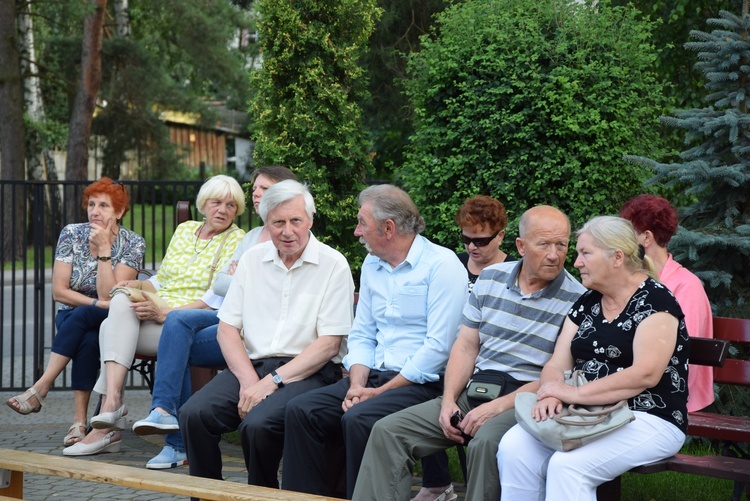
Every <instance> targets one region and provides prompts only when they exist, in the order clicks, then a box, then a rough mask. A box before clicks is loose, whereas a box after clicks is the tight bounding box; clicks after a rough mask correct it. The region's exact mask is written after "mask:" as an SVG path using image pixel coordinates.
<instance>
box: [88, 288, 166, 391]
mask: <svg viewBox="0 0 750 501" xmlns="http://www.w3.org/2000/svg"><path fill="white" fill-rule="evenodd" d="M130 304H131V303H130V299H128V297H127V296H126V295H125V294H115V296H114V297H113V298H112V301H110V303H109V314H108V315H107V319H106V320H105V321H104V322H102V325H101V327H99V359H100V361H101V371H100V372H99V379H97V381H96V385H95V386H94V391H95V392H97V393H101V394H102V395H106V394H107V371H106V370H105V369H104V362H116V363H118V364H120V365H123V366H125V367H127V368H128V369H129V368H130V366H131V365H132V364H133V357H134V356H135V353H136V352H138V353H140V354H141V355H151V356H154V355H156V351H157V348H158V347H159V338H160V337H161V329H162V327H163V324H160V323H157V322H153V321H150V320H149V321H145V322H141V321H140V320H138V317H136V316H135V312H134V311H133V309H132V308H131V307H130Z"/></svg>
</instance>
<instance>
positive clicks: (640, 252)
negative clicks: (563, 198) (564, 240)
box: [576, 216, 659, 282]
mask: <svg viewBox="0 0 750 501" xmlns="http://www.w3.org/2000/svg"><path fill="white" fill-rule="evenodd" d="M583 233H588V234H589V235H591V237H592V238H593V239H594V241H595V242H596V244H597V246H599V247H600V248H602V249H604V250H607V251H609V252H610V254H612V253H614V252H615V251H616V250H617V249H619V250H621V251H622V253H623V254H624V255H625V267H626V268H627V269H628V270H630V271H633V272H643V273H645V274H647V275H648V276H649V277H651V278H653V279H654V280H656V281H657V282H658V281H659V275H657V274H656V267H654V262H653V261H651V258H650V257H648V256H646V254H645V250H644V248H643V246H642V245H640V244H639V243H638V237H637V236H636V234H635V229H633V225H632V224H631V223H630V221H628V220H627V219H624V218H621V217H617V216H597V217H595V218H593V219H590V220H589V221H588V222H587V223H586V224H584V225H583V228H581V229H580V230H578V231H577V232H576V236H581V235H582V234H583Z"/></svg>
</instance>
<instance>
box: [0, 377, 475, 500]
mask: <svg viewBox="0 0 750 501" xmlns="http://www.w3.org/2000/svg"><path fill="white" fill-rule="evenodd" d="M11 396H13V394H12V393H9V392H0V400H1V401H2V402H3V404H4V402H5V401H6V400H7V399H8V398H10V397H11ZM125 402H126V404H127V406H128V416H127V419H128V421H129V423H130V424H132V423H133V421H136V420H138V419H141V418H142V417H145V416H146V415H147V414H148V410H149V405H150V403H151V397H150V395H149V393H148V391H146V390H138V391H129V392H127V393H126V395H125ZM93 406H94V403H93V402H92V409H91V410H92V411H93ZM72 415H73V404H72V396H71V393H70V392H67V391H56V392H51V393H50V394H49V395H48V396H47V399H46V400H45V405H44V408H43V409H42V411H41V412H39V413H36V414H30V415H28V416H22V415H20V414H18V413H16V412H13V411H12V410H11V409H9V408H8V407H7V406H6V405H0V448H2V449H10V450H23V451H29V452H39V453H43V454H50V455H53V456H60V457H62V450H63V446H62V439H63V437H64V436H65V434H66V433H67V430H68V427H69V426H70V424H71V420H72ZM89 416H91V412H90V413H89ZM122 444H123V446H122V449H121V450H120V452H117V453H109V454H99V455H96V456H84V457H81V458H79V459H87V460H89V461H101V462H107V463H115V464H121V465H127V466H134V467H139V468H143V467H145V464H146V461H148V460H149V459H151V458H152V457H153V456H155V455H156V454H158V453H159V451H160V450H161V448H162V447H163V445H164V443H163V438H162V437H161V436H151V437H139V436H137V435H134V434H133V433H132V432H131V431H130V430H126V431H123V442H122ZM222 453H223V458H222V460H223V464H224V469H223V471H224V476H225V478H226V480H228V481H232V482H240V483H245V482H246V481H247V472H246V470H245V464H244V461H243V460H242V454H241V450H240V447H239V446H238V445H233V444H231V443H228V442H223V443H222ZM165 471H169V472H170V473H173V474H175V475H187V474H188V469H187V467H186V466H183V467H180V468H175V469H172V470H165ZM418 486H419V479H418V478H416V479H415V484H414V490H415V492H416V490H418ZM456 487H457V489H456V490H457V491H459V496H460V498H462V497H463V491H464V489H463V486H461V485H457V486H456ZM55 498H67V499H69V500H89V499H99V498H102V499H104V498H109V499H117V500H129V499H138V500H144V501H152V500H153V501H156V500H159V501H161V500H164V501H168V500H169V501H171V500H176V499H185V498H184V497H180V496H172V495H164V494H159V493H150V492H149V491H142V490H134V489H128V488H125V487H119V486H112V485H105V484H98V483H93V482H82V481H78V480H70V479H63V478H60V477H48V476H43V475H24V499H28V500H32V501H44V500H47V499H55Z"/></svg>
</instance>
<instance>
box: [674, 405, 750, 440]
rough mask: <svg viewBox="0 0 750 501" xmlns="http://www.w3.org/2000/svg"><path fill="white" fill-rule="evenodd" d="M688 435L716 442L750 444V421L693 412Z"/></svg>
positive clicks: (737, 417) (690, 417)
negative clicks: (727, 441)
mask: <svg viewBox="0 0 750 501" xmlns="http://www.w3.org/2000/svg"><path fill="white" fill-rule="evenodd" d="M688 435H691V436H693V437H705V438H710V439H714V440H729V441H732V442H750V419H748V418H746V417H741V416H727V415H723V414H713V413H710V412H691V413H690V414H689V416H688Z"/></svg>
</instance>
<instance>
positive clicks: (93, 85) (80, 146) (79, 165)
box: [65, 0, 107, 221]
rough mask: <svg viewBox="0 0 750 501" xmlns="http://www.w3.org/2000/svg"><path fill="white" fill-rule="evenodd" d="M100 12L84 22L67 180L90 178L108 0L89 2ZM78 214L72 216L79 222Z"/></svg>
mask: <svg viewBox="0 0 750 501" xmlns="http://www.w3.org/2000/svg"><path fill="white" fill-rule="evenodd" d="M89 3H91V4H93V5H94V6H95V7H96V10H95V11H94V12H93V13H92V14H91V15H90V16H88V17H87V18H86V19H85V21H84V23H83V44H82V49H81V80H80V81H79V83H78V90H77V92H76V97H75V100H74V102H73V109H72V111H71V115H70V128H69V132H68V157H67V160H66V162H65V178H66V179H68V180H73V179H79V180H81V179H87V178H88V161H89V140H90V138H91V121H92V119H93V117H94V107H95V106H96V97H97V95H98V93H99V88H100V87H101V84H102V61H101V47H102V26H103V24H104V9H105V7H106V5H107V1H106V0H89ZM77 214H78V213H77V212H76V213H75V214H71V215H72V216H74V217H72V218H71V219H70V220H72V221H75V220H77V219H78V217H75V216H76V215H77Z"/></svg>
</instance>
